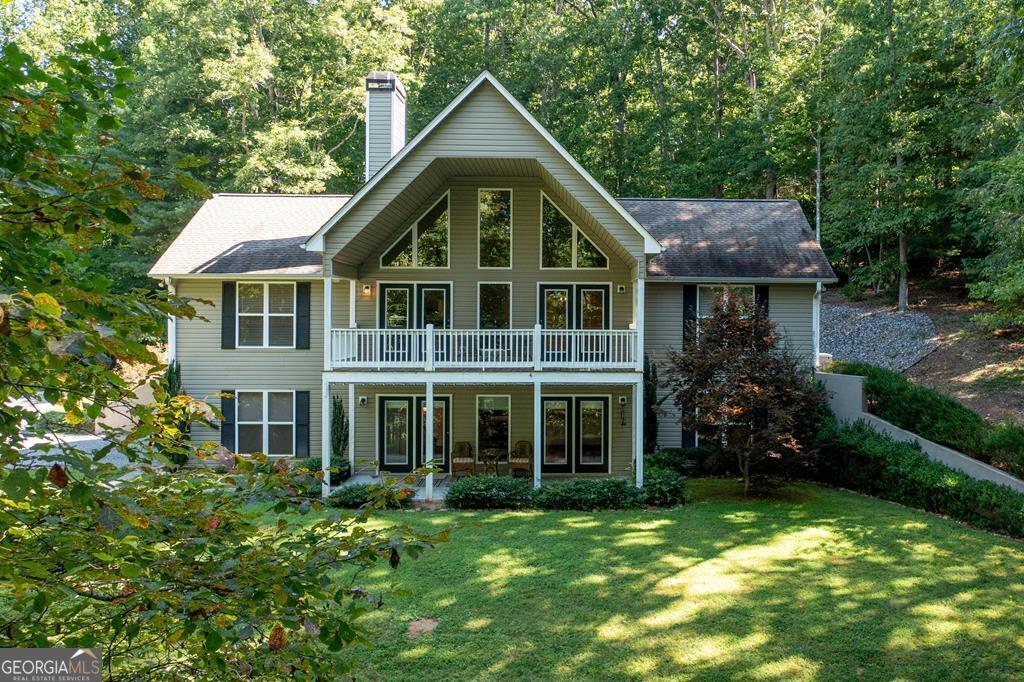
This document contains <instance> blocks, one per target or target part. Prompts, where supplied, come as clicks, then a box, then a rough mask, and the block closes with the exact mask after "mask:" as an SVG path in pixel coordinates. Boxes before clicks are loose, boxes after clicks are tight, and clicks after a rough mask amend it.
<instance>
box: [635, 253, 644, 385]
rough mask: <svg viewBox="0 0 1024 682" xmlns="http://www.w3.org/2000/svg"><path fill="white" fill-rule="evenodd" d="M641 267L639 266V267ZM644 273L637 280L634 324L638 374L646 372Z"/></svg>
mask: <svg viewBox="0 0 1024 682" xmlns="http://www.w3.org/2000/svg"><path fill="white" fill-rule="evenodd" d="M637 267H638V268H639V267H640V266H639V265H638V266H637ZM642 275H643V271H642V270H641V271H640V274H639V275H638V276H637V279H636V297H635V301H636V302H635V303H634V305H635V306H636V310H635V311H633V324H634V325H635V326H636V369H637V371H638V372H642V371H644V305H645V303H644V301H645V295H644V279H643V276H642Z"/></svg>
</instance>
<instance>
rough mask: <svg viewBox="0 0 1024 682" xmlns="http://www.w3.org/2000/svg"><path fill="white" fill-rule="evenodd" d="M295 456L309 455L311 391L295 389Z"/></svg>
mask: <svg viewBox="0 0 1024 682" xmlns="http://www.w3.org/2000/svg"><path fill="white" fill-rule="evenodd" d="M307 348H308V346H307ZM295 456H296V457H309V391H295Z"/></svg>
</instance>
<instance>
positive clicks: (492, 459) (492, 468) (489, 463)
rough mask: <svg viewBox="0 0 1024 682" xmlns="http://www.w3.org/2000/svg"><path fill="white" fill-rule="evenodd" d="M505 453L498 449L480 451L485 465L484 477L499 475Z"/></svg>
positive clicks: (481, 459)
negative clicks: (499, 467)
mask: <svg viewBox="0 0 1024 682" xmlns="http://www.w3.org/2000/svg"><path fill="white" fill-rule="evenodd" d="M504 454H505V452H504V451H503V450H499V449H498V448H484V449H483V450H481V451H480V461H481V462H483V463H484V475H487V474H493V475H495V476H497V475H498V462H499V461H500V460H501V458H502V457H503V456H504Z"/></svg>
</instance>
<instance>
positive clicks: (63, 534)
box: [0, 38, 446, 680]
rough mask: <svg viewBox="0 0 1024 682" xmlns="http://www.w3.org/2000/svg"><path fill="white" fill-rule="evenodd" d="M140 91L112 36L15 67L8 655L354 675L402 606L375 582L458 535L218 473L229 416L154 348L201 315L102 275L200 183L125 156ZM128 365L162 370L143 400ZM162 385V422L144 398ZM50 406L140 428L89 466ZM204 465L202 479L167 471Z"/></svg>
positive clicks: (8, 266)
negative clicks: (365, 620) (108, 251)
mask: <svg viewBox="0 0 1024 682" xmlns="http://www.w3.org/2000/svg"><path fill="white" fill-rule="evenodd" d="M131 79H132V74H131V71H130V70H128V69H126V68H124V67H123V66H122V65H121V63H120V57H119V54H118V53H117V52H116V51H115V50H113V49H111V45H110V42H109V41H108V40H105V39H102V38H101V39H98V40H96V41H94V42H88V43H84V44H82V45H79V46H77V47H76V48H74V49H73V50H69V51H68V52H67V53H65V54H63V55H60V56H56V57H53V58H51V59H49V60H48V61H47V62H46V66H45V67H44V66H41V65H40V64H37V63H36V62H34V61H33V60H32V59H31V58H30V57H29V56H28V55H26V54H25V53H23V52H22V51H20V50H19V49H18V48H17V47H15V46H14V45H11V44H8V45H6V46H5V47H4V49H3V53H2V55H0V101H2V106H0V537H2V538H3V541H2V542H0V647H93V646H96V647H101V648H102V649H103V659H104V668H105V670H104V677H105V679H112V680H116V679H124V678H140V677H145V678H149V677H156V676H161V677H172V678H183V677H189V678H201V679H207V678H208V679H224V678H226V677H252V678H257V679H259V678H267V677H271V678H274V677H284V676H289V677H292V678H298V679H324V678H329V677H332V676H336V675H338V674H339V673H345V672H347V671H348V670H349V668H350V665H349V657H348V656H346V652H347V651H348V649H349V647H351V646H353V645H355V644H358V643H361V642H367V641H368V640H369V639H370V637H371V634H370V633H369V632H367V631H366V630H365V629H363V628H361V627H360V625H359V623H358V618H359V616H360V615H361V614H363V613H365V612H366V611H367V610H369V609H372V608H377V607H378V606H380V604H381V601H380V597H379V596H375V595H371V594H369V593H368V592H366V591H365V590H363V589H361V588H360V587H359V585H358V582H357V580H358V576H359V574H360V572H361V571H362V570H364V569H365V568H367V567H369V566H373V565H375V564H378V563H380V562H385V563H387V564H390V565H391V566H392V567H397V566H398V565H399V562H400V558H401V556H402V555H406V556H415V555H416V554H417V553H418V552H419V551H421V550H422V549H424V548H426V547H429V546H430V545H431V544H432V543H434V542H437V541H440V540H443V539H445V537H446V534H445V533H444V532H441V533H437V534H434V535H420V534H416V533H413V532H412V531H411V530H410V529H408V528H406V527H401V526H395V527H384V528H380V527H374V528H370V527H367V525H366V520H367V514H366V512H365V511H362V512H358V513H354V514H353V513H348V514H334V515H328V514H326V513H323V514H317V515H315V517H313V518H305V519H302V518H301V517H299V516H298V515H296V514H295V512H298V513H299V514H305V513H308V512H310V511H316V510H318V509H319V503H318V501H316V500H315V499H312V500H311V499H310V498H309V497H308V496H307V494H306V492H307V491H308V490H314V491H319V489H320V480H319V477H320V476H321V474H320V473H319V472H315V473H314V472H311V471H309V470H307V469H306V468H304V467H301V466H300V467H294V468H290V467H288V466H284V465H283V464H281V463H277V464H271V463H270V462H268V461H267V460H266V459H265V458H263V457H261V456H256V457H254V458H251V459H240V458H238V457H235V456H232V455H222V456H221V459H220V460H219V461H218V462H216V463H217V465H218V466H217V467H213V466H211V465H210V464H211V462H212V460H211V459H210V457H211V455H213V454H214V453H213V450H212V448H213V445H212V444H206V445H204V446H195V445H192V444H191V443H190V442H189V441H188V440H187V439H185V438H183V437H182V435H183V433H185V432H187V430H188V429H189V428H190V426H191V425H192V424H194V423H195V422H196V421H200V420H207V419H210V418H211V417H216V416H217V415H216V410H215V409H213V408H212V407H210V406H209V405H206V404H204V403H201V402H200V401H197V400H194V399H193V398H190V397H188V396H183V395H173V394H171V393H170V392H169V391H168V388H167V387H168V384H167V382H166V381H165V379H164V377H163V372H164V367H163V366H162V365H161V364H160V363H159V361H158V358H157V357H155V355H154V354H153V353H152V352H151V350H150V349H149V348H148V347H147V345H146V343H147V342H149V341H152V340H155V339H159V338H160V336H161V334H162V331H163V326H164V321H165V319H166V316H167V315H168V314H173V315H176V316H179V317H182V318H188V317H192V316H193V315H194V311H193V309H192V308H191V306H190V305H189V302H188V301H187V300H184V299H179V298H174V297H170V296H167V295H165V294H157V293H153V292H151V291H144V290H129V291H118V290H116V289H115V288H114V287H113V286H112V282H111V280H110V278H108V277H106V276H105V275H104V274H103V272H102V271H101V269H100V268H98V267H97V266H96V261H95V260H94V255H95V252H96V250H97V249H99V248H101V247H102V246H103V245H104V244H106V243H108V242H109V241H110V240H112V239H115V238H117V237H118V236H125V235H130V233H131V230H132V226H133V220H134V215H136V213H137V208H138V207H139V206H140V205H141V204H142V203H143V202H145V201H146V200H148V199H150V198H158V197H159V196H161V195H162V192H163V191H164V190H163V189H162V184H173V185H176V186H178V187H179V189H180V188H181V187H189V186H194V185H195V183H194V181H193V180H192V179H191V177H190V176H189V175H188V174H187V170H186V167H187V166H189V165H191V163H192V161H185V162H184V163H183V167H182V168H179V169H178V170H177V171H175V173H174V175H173V176H172V177H168V178H160V179H154V178H151V177H150V175H149V173H148V172H147V171H146V170H145V169H144V168H142V167H140V166H139V165H137V164H135V163H132V162H131V161H129V160H126V159H124V158H123V157H120V156H118V155H116V154H114V153H112V152H110V151H109V150H110V149H111V148H112V147H113V146H114V145H112V144H111V143H112V142H114V141H115V140H116V131H117V129H118V126H119V119H118V114H119V112H120V110H121V108H122V106H123V102H124V98H125V97H126V96H127V95H128V93H129V91H130V90H129V83H130V81H131ZM157 180H159V182H158V181H157ZM122 363H130V364H132V365H142V366H148V367H150V368H151V369H150V370H149V371H148V372H147V373H145V376H143V377H142V378H141V379H139V380H137V381H129V380H127V379H126V378H124V376H122V374H121V373H119V372H118V371H117V369H118V365H119V364H122ZM142 384H149V385H150V386H151V387H152V388H153V391H154V394H155V401H154V403H153V404H151V405H140V404H137V403H136V401H135V400H134V395H135V391H136V389H138V388H139V387H140V386H141V385H142ZM49 405H55V406H59V407H61V408H63V409H64V410H65V412H66V420H67V422H69V423H70V424H72V425H74V424H79V423H82V422H84V421H85V420H87V419H95V418H96V417H98V416H99V415H100V414H101V413H102V412H103V411H104V410H115V411H119V412H121V413H122V414H124V415H125V416H127V417H129V426H127V427H123V428H112V427H109V426H103V425H102V424H101V425H100V427H99V428H100V435H102V437H103V438H104V439H105V441H106V443H107V444H106V445H105V446H104V447H102V448H101V449H100V450H98V451H97V452H95V453H92V452H86V451H83V450H82V449H80V448H79V447H78V446H77V445H76V444H75V443H74V442H69V441H68V440H67V439H65V438H64V437H63V436H62V435H61V434H59V433H53V432H52V430H51V427H50V422H49V421H48V420H47V419H45V418H44V416H43V412H44V410H45V409H46V408H47V407H48V406H49ZM29 439H33V440H29ZM39 439H43V442H42V443H38V442H36V441H37V440H39ZM33 443H34V444H33ZM114 453H119V454H120V455H121V456H122V457H124V458H126V459H127V460H129V461H130V462H131V463H133V464H134V470H133V471H131V472H126V470H125V469H119V468H117V467H115V466H113V465H111V464H108V463H106V462H105V461H104V458H105V457H106V456H107V455H110V454H114ZM182 458H192V459H193V460H198V461H199V465H198V466H197V467H194V468H190V469H188V470H187V471H185V472H181V473H177V472H175V471H173V470H172V468H171V467H168V466H166V465H167V464H169V463H170V462H172V461H175V460H180V459H182ZM389 495H392V492H391V491H390V490H388V489H383V490H381V491H380V494H379V496H378V497H376V498H375V503H376V504H379V505H384V504H386V503H387V498H388V496H389ZM297 518H298V519H299V521H298V522H296V521H295V520H294V519H297Z"/></svg>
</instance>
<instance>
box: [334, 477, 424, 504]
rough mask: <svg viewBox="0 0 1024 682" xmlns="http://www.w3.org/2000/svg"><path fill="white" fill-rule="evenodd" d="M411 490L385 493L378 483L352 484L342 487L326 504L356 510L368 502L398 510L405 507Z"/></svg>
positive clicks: (411, 492)
mask: <svg viewBox="0 0 1024 682" xmlns="http://www.w3.org/2000/svg"><path fill="white" fill-rule="evenodd" d="M412 494H413V491H412V489H408V488H407V489H398V490H394V491H387V492H386V491H385V490H384V487H383V486H382V485H381V484H379V483H374V484H370V483H353V484H351V485H343V486H341V487H340V488H338V489H337V490H335V491H334V492H332V493H331V495H330V497H328V498H327V504H329V505H330V506H332V507H340V508H342V509H358V508H360V507H363V506H365V505H367V504H369V503H370V502H375V503H381V504H383V505H384V506H386V507H388V508H390V509H400V508H402V507H404V506H406V501H407V500H409V499H411V498H412Z"/></svg>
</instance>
